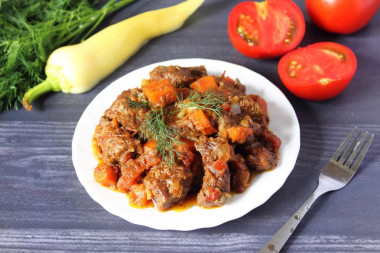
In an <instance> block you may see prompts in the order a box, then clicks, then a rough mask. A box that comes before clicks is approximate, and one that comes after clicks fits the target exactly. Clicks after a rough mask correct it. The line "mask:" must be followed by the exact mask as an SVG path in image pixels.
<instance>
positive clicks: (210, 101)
mask: <svg viewBox="0 0 380 253" xmlns="http://www.w3.org/2000/svg"><path fill="white" fill-rule="evenodd" d="M177 99H178V101H179V103H178V104H177V107H178V108H179V110H178V111H180V110H183V109H185V108H196V109H202V110H210V111H212V112H214V113H215V114H216V115H217V116H218V117H221V116H222V111H223V109H222V107H221V106H220V104H222V103H223V102H224V101H223V97H222V96H219V95H218V94H217V93H216V92H215V91H212V90H210V91H206V92H204V93H199V92H196V91H191V93H190V95H189V97H187V98H186V99H183V97H178V98H177Z"/></svg>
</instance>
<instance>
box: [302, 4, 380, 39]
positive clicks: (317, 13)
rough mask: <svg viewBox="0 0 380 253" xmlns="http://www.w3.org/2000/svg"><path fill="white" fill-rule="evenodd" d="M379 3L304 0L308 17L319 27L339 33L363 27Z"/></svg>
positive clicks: (352, 31)
mask: <svg viewBox="0 0 380 253" xmlns="http://www.w3.org/2000/svg"><path fill="white" fill-rule="evenodd" d="M379 5H380V0H306V10H307V12H308V14H309V16H310V19H311V20H312V21H313V22H314V23H315V24H316V25H317V26H319V27H320V28H322V29H324V30H326V31H329V32H333V33H339V34H350V33H354V32H356V31H358V30H360V29H361V28H363V27H364V26H365V25H366V24H367V23H368V22H369V21H370V20H371V18H372V17H373V15H375V13H376V11H377V9H378V8H379Z"/></svg>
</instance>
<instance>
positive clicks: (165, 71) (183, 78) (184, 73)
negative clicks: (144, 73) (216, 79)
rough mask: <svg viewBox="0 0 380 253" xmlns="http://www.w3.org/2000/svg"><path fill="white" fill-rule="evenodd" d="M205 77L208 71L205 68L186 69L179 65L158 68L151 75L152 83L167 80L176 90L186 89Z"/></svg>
mask: <svg viewBox="0 0 380 253" xmlns="http://www.w3.org/2000/svg"><path fill="white" fill-rule="evenodd" d="M205 75H207V70H206V68H205V67H204V66H199V67H188V68H186V67H180V66H177V65H175V66H173V65H171V66H158V67H156V68H155V69H153V70H152V71H151V72H150V73H149V76H150V79H151V80H152V81H159V80H162V79H167V80H169V81H170V83H171V84H172V85H173V86H174V87H176V88H180V87H186V86H188V85H189V84H190V83H191V82H193V81H195V80H197V79H198V78H200V77H202V76H205Z"/></svg>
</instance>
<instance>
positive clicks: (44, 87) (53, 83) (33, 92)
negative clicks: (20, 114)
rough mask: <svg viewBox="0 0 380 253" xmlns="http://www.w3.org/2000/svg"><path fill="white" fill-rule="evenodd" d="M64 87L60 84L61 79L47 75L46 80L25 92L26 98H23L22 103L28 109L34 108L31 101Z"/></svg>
mask: <svg viewBox="0 0 380 253" xmlns="http://www.w3.org/2000/svg"><path fill="white" fill-rule="evenodd" d="M61 90H62V88H61V86H60V85H59V79H57V78H51V77H47V78H46V80H45V81H43V82H42V83H40V84H38V85H36V86H34V87H33V88H31V89H30V90H28V92H26V93H25V95H24V98H23V99H22V104H23V106H24V107H25V109H26V110H28V111H30V110H32V105H31V103H32V102H33V101H34V100H35V99H37V98H38V97H40V96H42V95H44V94H46V93H48V92H51V91H55V92H57V91H61Z"/></svg>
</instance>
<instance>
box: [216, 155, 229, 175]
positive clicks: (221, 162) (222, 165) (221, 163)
mask: <svg viewBox="0 0 380 253" xmlns="http://www.w3.org/2000/svg"><path fill="white" fill-rule="evenodd" d="M213 167H214V169H215V170H218V171H221V172H224V171H225V170H226V169H227V168H228V165H227V162H226V161H225V159H223V157H221V158H219V159H218V160H216V162H215V163H214V165H213Z"/></svg>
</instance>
